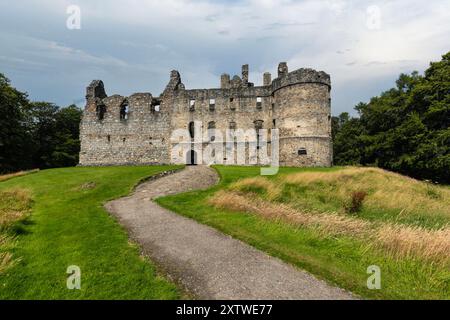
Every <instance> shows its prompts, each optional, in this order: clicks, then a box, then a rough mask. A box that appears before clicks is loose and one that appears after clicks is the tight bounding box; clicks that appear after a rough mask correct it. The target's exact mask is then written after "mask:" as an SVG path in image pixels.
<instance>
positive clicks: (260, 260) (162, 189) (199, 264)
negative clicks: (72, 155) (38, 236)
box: [106, 166, 353, 299]
mask: <svg viewBox="0 0 450 320" xmlns="http://www.w3.org/2000/svg"><path fill="white" fill-rule="evenodd" d="M217 181H218V177H217V174H216V172H215V171H214V170H213V169H211V168H208V167H206V166H195V167H186V169H184V170H182V171H179V172H176V173H174V174H172V175H168V176H165V177H162V178H159V179H156V180H153V181H148V182H145V183H143V184H141V185H139V186H138V187H137V188H136V190H135V192H134V193H133V194H132V195H131V196H129V197H125V198H121V199H117V200H114V201H111V202H108V203H107V204H106V208H107V209H108V211H109V212H111V213H112V214H113V215H114V216H116V217H117V218H118V220H119V222H120V223H121V224H123V225H124V226H125V228H126V229H127V230H128V231H129V233H130V235H131V237H132V238H133V239H134V240H136V241H137V242H138V243H139V244H140V245H141V247H142V249H143V251H144V254H146V255H147V256H149V257H150V259H151V260H153V261H154V262H155V263H156V264H158V265H159V266H161V267H162V268H163V269H164V270H165V272H167V273H168V274H169V276H170V277H172V278H173V279H175V280H176V281H177V282H178V283H181V284H182V285H183V286H184V287H185V288H186V289H187V290H188V291H189V292H191V293H192V294H193V295H194V296H195V297H196V298H199V299H352V298H353V296H352V295H351V294H350V293H348V292H346V291H344V290H341V289H339V288H335V287H332V286H330V285H328V284H327V283H325V282H324V281H321V280H318V279H316V278H315V277H313V276H312V275H311V274H309V273H307V272H305V271H301V270H299V269H297V268H295V267H293V266H291V265H289V264H287V263H284V262H282V261H281V260H279V259H277V258H274V257H270V256H268V255H267V254H265V253H263V252H261V251H259V250H257V249H255V248H253V247H251V246H249V245H247V244H245V243H243V242H241V241H239V240H236V239H233V238H231V237H230V236H227V235H224V234H223V233H221V232H219V231H217V230H216V229H213V228H211V227H208V226H205V225H202V224H199V223H198V222H196V221H194V220H191V219H188V218H185V217H183V216H180V215H178V214H175V213H173V212H171V211H169V210H166V209H164V208H161V207H160V206H158V205H157V204H156V203H154V202H153V201H152V199H154V198H157V197H160V196H164V195H169V194H176V193H180V192H185V191H188V190H194V189H204V188H207V187H209V186H211V185H214V184H215V183H216V182H217Z"/></svg>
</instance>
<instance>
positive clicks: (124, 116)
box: [120, 103, 129, 120]
mask: <svg viewBox="0 0 450 320" xmlns="http://www.w3.org/2000/svg"><path fill="white" fill-rule="evenodd" d="M128 112H129V109H128V104H127V103H124V104H122V105H121V106H120V120H128Z"/></svg>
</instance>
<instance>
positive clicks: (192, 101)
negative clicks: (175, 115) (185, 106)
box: [189, 99, 195, 111]
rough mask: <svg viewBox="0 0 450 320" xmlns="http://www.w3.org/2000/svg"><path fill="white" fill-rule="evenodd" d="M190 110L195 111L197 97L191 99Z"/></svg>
mask: <svg viewBox="0 0 450 320" xmlns="http://www.w3.org/2000/svg"><path fill="white" fill-rule="evenodd" d="M189 111H195V99H191V100H190V101H189Z"/></svg>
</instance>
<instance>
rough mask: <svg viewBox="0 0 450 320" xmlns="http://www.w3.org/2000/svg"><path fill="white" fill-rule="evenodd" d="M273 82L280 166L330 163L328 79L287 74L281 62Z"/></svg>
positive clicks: (303, 71) (302, 73)
mask: <svg viewBox="0 0 450 320" xmlns="http://www.w3.org/2000/svg"><path fill="white" fill-rule="evenodd" d="M278 75H279V76H278V78H277V79H275V80H274V81H273V82H272V91H273V102H274V107H275V111H274V114H273V116H274V120H275V122H276V127H277V128H279V130H280V165H281V166H330V165H331V163H332V141H331V110H330V108H331V106H330V89H331V83H330V76H329V75H328V74H326V73H325V72H323V71H320V72H318V71H315V70H312V69H298V70H295V71H293V72H290V73H289V72H288V69H287V64H286V63H280V65H279V67H278Z"/></svg>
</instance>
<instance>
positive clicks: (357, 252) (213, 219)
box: [157, 166, 450, 299]
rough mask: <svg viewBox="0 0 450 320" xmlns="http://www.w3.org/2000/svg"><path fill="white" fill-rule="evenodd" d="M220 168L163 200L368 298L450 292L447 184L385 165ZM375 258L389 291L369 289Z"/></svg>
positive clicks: (441, 295)
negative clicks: (357, 202) (213, 182)
mask: <svg viewBox="0 0 450 320" xmlns="http://www.w3.org/2000/svg"><path fill="white" fill-rule="evenodd" d="M215 168H216V170H217V171H218V172H219V174H220V176H221V182H220V184H219V185H218V186H215V187H213V188H212V189H209V190H205V191H194V192H189V193H185V194H181V195H174V196H168V197H163V198H159V199H158V200H157V201H158V202H159V203H160V204H161V205H163V206H164V207H166V208H169V209H171V210H173V211H176V212H178V213H180V214H182V215H185V216H187V217H190V218H193V219H195V220H197V221H199V222H201V223H204V224H207V225H210V226H212V227H214V228H217V229H219V230H221V231H222V232H224V233H227V234H230V235H232V236H233V237H235V238H238V239H240V240H242V241H244V242H247V243H249V244H251V245H253V246H254V247H256V248H259V249H261V250H263V251H266V252H267V253H269V254H270V255H273V256H276V257H279V258H281V259H283V260H285V261H287V262H289V263H292V264H294V265H296V266H298V267H300V268H302V269H305V270H308V271H310V272H311V273H313V274H315V275H316V276H318V277H320V278H322V279H325V280H327V281H329V282H330V283H334V284H336V285H338V286H340V287H342V288H345V289H348V290H350V291H352V292H354V293H356V294H358V295H360V296H361V297H364V298H371V299H450V265H449V257H450V255H449V250H448V249H449V234H450V233H449V229H448V228H449V223H450V215H449V210H450V205H449V201H450V196H449V195H448V193H449V192H450V190H449V189H448V188H447V187H437V186H432V185H429V184H425V183H422V182H418V181H415V180H412V179H409V178H406V177H403V176H400V175H396V174H392V173H388V172H385V171H381V170H377V169H373V170H372V169H368V170H366V169H362V170H359V169H357V168H329V169H324V168H315V169H305V168H282V169H281V170H280V173H279V174H278V175H277V176H273V177H268V178H266V177H260V176H259V168H254V167H224V166H217V167H215ZM355 192H360V193H361V192H363V193H364V197H363V198H364V201H363V205H362V207H361V208H359V209H358V210H356V212H353V211H352V210H349V209H348V208H352V206H351V204H352V199H353V197H354V196H353V194H354V193H355ZM371 265H377V266H379V267H380V269H381V289H380V290H369V289H368V288H367V279H368V277H369V274H368V273H367V268H368V267H369V266H371Z"/></svg>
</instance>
